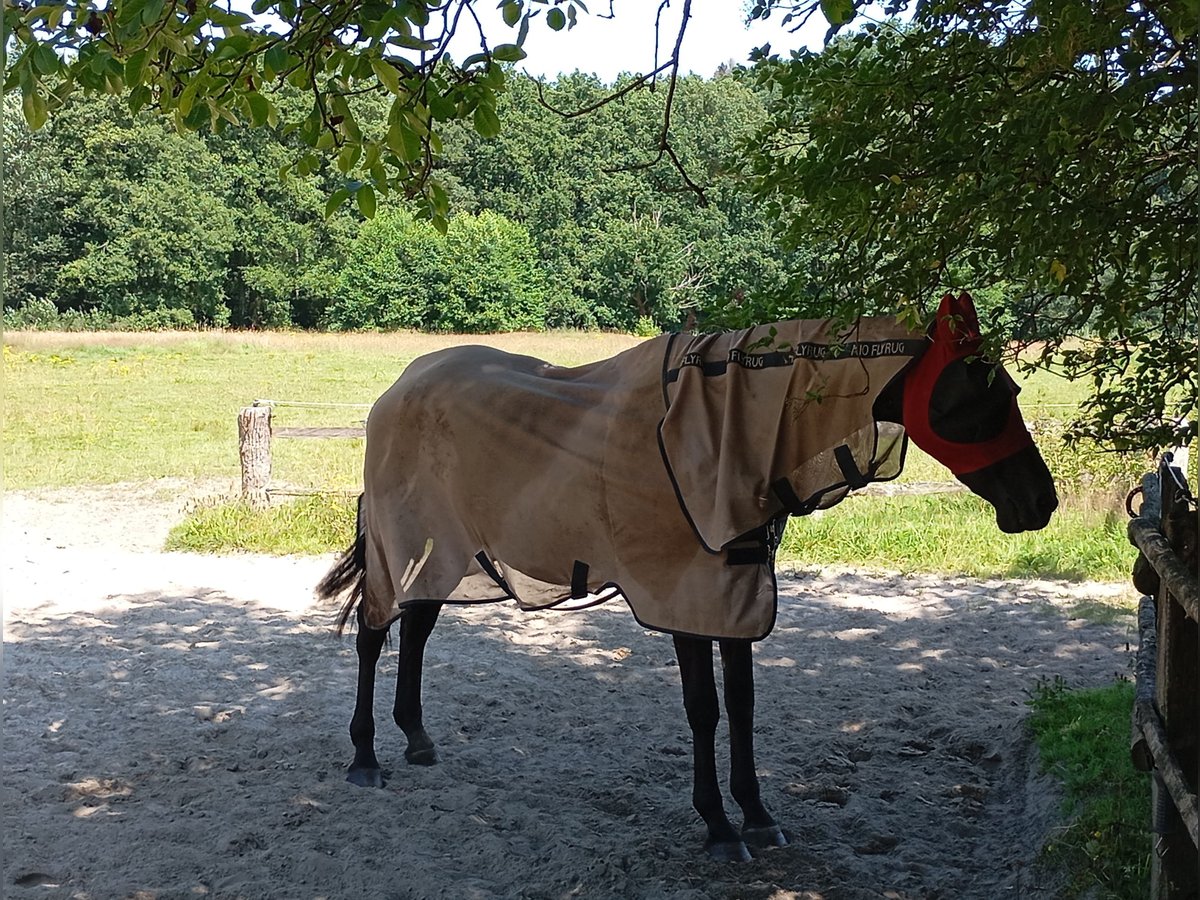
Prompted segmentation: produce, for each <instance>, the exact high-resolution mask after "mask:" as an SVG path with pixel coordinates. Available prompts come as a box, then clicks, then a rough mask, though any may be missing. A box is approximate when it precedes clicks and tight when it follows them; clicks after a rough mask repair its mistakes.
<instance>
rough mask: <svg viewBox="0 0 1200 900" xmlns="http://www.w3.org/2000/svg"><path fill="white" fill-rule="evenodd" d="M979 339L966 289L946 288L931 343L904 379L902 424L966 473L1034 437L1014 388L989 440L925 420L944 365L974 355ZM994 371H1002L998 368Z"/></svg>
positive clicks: (940, 459) (919, 442) (915, 439)
mask: <svg viewBox="0 0 1200 900" xmlns="http://www.w3.org/2000/svg"><path fill="white" fill-rule="evenodd" d="M982 343H983V341H982V338H981V336H980V332H979V316H978V314H977V313H976V312H975V302H974V301H973V300H972V299H971V295H970V294H967V293H962V294H960V295H959V296H958V297H955V296H954V295H953V294H946V295H945V296H943V297H942V302H941V305H940V306H939V307H938V312H937V318H936V319H935V320H934V324H933V328H932V333H931V335H930V345H929V348H928V349H927V350H926V351H925V353H924V354H923V355H922V356H921V358H920V359H919V360H918V361H917V362H916V364H915V365H914V366H913V367H912V368H911V369H909V371H908V375H907V376H906V377H905V381H904V429H905V431H906V432H908V436H909V437H910V438H912V440H913V443H915V444H916V445H917V446H918V447H920V448H921V449H922V450H924V451H925V452H926V453H928V454H929V455H930V456H932V457H933V458H934V459H936V460H937V461H938V462H940V463H942V464H943V465H944V466H946V468H948V469H949V470H950V471H951V472H953V473H954V474H955V475H969V474H970V473H972V472H977V471H979V470H980V469H984V468H987V467H988V466H990V465H993V464H995V463H998V462H1000V461H1001V460H1003V459H1007V458H1008V457H1010V456H1012V455H1014V454H1015V453H1018V452H1019V451H1021V450H1024V449H1025V448H1027V447H1029V446H1032V444H1033V438H1032V437H1031V436H1030V434H1029V429H1028V428H1026V427H1025V421H1024V420H1023V419H1022V417H1021V413H1020V410H1019V409H1018V408H1017V394H1016V391H1015V390H1014V391H1013V395H1012V403H1011V405H1010V407H1009V411H1008V421H1007V422H1006V423H1005V426H1004V428H1003V429H1002V430H1001V431H1000V432H999V433H998V434H997V435H996V437H994V438H991V439H990V440H986V441H980V442H978V443H970V444H964V443H959V442H957V441H949V440H946V439H945V438H943V437H941V436H940V435H938V434H937V433H936V432H935V431H934V429H933V427H932V425H931V424H930V421H929V418H930V415H929V414H930V398H931V397H932V396H933V388H934V385H935V384H936V383H937V380H938V378H939V377H940V376H941V374H942V373H943V372H944V371H945V369H946V367H947V366H948V365H949V364H950V363H952V362H956V361H958V360H965V359H967V358H969V357H974V356H978V355H979V350H980V347H981V345H982ZM997 377H1007V376H1006V375H1005V374H1004V373H1003V370H1000V371H999V372H998V373H997Z"/></svg>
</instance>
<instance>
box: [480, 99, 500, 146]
mask: <svg viewBox="0 0 1200 900" xmlns="http://www.w3.org/2000/svg"><path fill="white" fill-rule="evenodd" d="M474 121H475V130H476V131H477V132H479V134H480V136H481V137H485V138H494V137H495V136H496V135H498V134H499V133H500V117H499V116H498V115H496V110H495V109H494V108H493V107H491V106H488V105H487V104H485V103H480V104H479V105H478V106H477V107H475V116H474Z"/></svg>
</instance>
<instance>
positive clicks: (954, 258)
mask: <svg viewBox="0 0 1200 900" xmlns="http://www.w3.org/2000/svg"><path fill="white" fill-rule="evenodd" d="M821 5H822V7H823V8H824V7H825V6H826V5H827V4H826V3H822V4H821ZM829 5H830V6H834V7H838V8H839V9H840V10H841V12H842V14H844V15H845V16H846V17H849V16H850V15H852V14H853V9H852V7H850V4H849V3H848V2H847V3H846V7H845V9H841V7H840V5H839V4H836V3H832V4H829ZM904 5H905V2H904V0H899V3H898V4H897V8H895V9H894V10H893V11H897V12H898V11H900V9H902V8H903V6H904ZM814 6H815V4H811V3H805V4H803V5H801V6H799V7H795V8H792V10H791V13H790V14H792V15H803V14H806V13H808V14H811V11H812V9H813V8H814ZM767 12H768V11H767V10H765V9H760V10H759V14H767ZM1197 21H1198V17H1197V15H1196V8H1195V4H1194V3H1192V4H1189V3H1170V2H1163V3H1146V4H1125V3H1118V2H1113V0H1092V2H1090V3H1083V2H1075V0H1034V2H1030V3H1011V4H1009V3H1000V4H996V3H991V2H984V0H978V2H977V0H957V2H949V3H936V4H918V5H917V6H915V7H914V10H913V15H912V20H911V22H910V23H908V24H906V25H900V24H897V23H896V22H894V21H888V22H884V23H882V24H873V25H868V27H866V28H864V29H862V30H860V31H858V32H857V33H855V34H853V35H848V36H844V37H838V38H836V39H835V40H833V41H832V42H831V43H830V44H829V46H828V47H827V48H826V49H825V51H824V52H823V53H820V54H813V53H800V54H797V55H794V56H793V58H792V59H789V60H781V59H779V58H775V57H770V58H764V59H762V60H761V61H760V62H759V63H758V65H757V67H756V68H757V76H758V79H759V82H760V84H761V85H762V86H763V87H764V89H768V90H770V91H772V96H773V99H772V102H771V107H770V111H769V116H770V121H769V122H768V123H767V125H766V126H764V128H763V129H762V130H761V131H760V132H759V134H758V135H756V136H755V138H754V139H752V140H751V141H750V142H748V144H747V153H748V158H749V170H750V172H751V173H752V174H753V177H754V178H755V191H756V195H757V196H758V198H759V199H760V200H761V201H762V202H763V203H764V204H766V210H767V212H768V214H769V215H770V216H771V217H772V219H773V220H774V222H775V223H776V225H777V228H778V232H779V234H780V235H781V237H782V239H783V240H785V241H786V243H787V244H788V245H789V246H795V247H811V248H814V249H819V251H820V252H819V255H820V256H822V257H824V260H825V264H824V265H823V266H822V267H821V270H822V271H821V274H820V275H819V278H818V281H819V284H820V287H821V289H822V290H823V291H824V292H825V295H826V296H827V297H828V298H829V306H830V309H831V311H836V312H840V313H841V314H850V313H853V312H856V311H859V310H862V309H864V308H874V309H902V310H908V311H909V312H910V314H912V315H913V317H914V319H917V320H919V319H920V318H921V317H922V315H923V314H924V312H925V311H926V310H927V309H928V308H929V305H930V303H931V301H933V300H934V299H935V298H936V296H937V295H938V294H940V293H941V292H942V291H943V290H945V289H947V288H954V287H969V288H972V289H981V288H982V289H983V290H982V291H981V293H986V292H988V291H989V290H990V292H991V293H992V295H993V296H994V297H995V298H996V299H995V302H994V303H993V305H992V308H991V309H989V310H988V314H989V315H988V318H989V319H990V321H991V323H992V332H993V336H994V338H995V342H996V344H997V345H998V344H999V343H1000V342H1001V341H1003V340H1005V339H1008V338H1010V337H1011V338H1015V339H1016V340H1017V341H1019V342H1021V343H1023V344H1027V345H1029V344H1035V345H1037V347H1038V353H1037V354H1036V357H1037V359H1038V360H1039V361H1040V362H1041V363H1043V364H1047V365H1056V366H1059V367H1061V368H1062V369H1064V370H1065V371H1066V373H1067V374H1068V375H1069V376H1070V377H1072V378H1076V379H1087V380H1089V381H1091V382H1092V383H1093V386H1094V392H1093V394H1092V396H1091V398H1090V399H1089V400H1088V401H1087V404H1086V406H1085V408H1084V410H1083V415H1082V417H1081V418H1080V420H1079V421H1077V422H1076V423H1075V426H1074V430H1073V433H1074V435H1075V436H1076V437H1084V436H1087V437H1092V438H1097V439H1102V440H1106V441H1108V442H1110V443H1112V444H1113V445H1115V446H1117V447H1155V446H1169V445H1172V444H1176V443H1182V442H1186V441H1189V440H1191V439H1194V437H1195V435H1196V408H1197V372H1196V335H1197V321H1198V319H1200V317H1198V315H1197V295H1196V290H1197V283H1196V263H1197V247H1196V226H1197V218H1196V213H1197V201H1198V194H1197V173H1196V168H1195V165H1196V155H1197V144H1196V100H1197V97H1196V83H1197V56H1196V24H1197Z"/></svg>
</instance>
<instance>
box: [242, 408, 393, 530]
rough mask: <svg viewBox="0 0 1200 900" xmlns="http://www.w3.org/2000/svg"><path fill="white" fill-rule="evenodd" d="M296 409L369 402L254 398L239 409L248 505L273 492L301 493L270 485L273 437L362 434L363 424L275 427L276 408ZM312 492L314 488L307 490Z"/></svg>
mask: <svg viewBox="0 0 1200 900" xmlns="http://www.w3.org/2000/svg"><path fill="white" fill-rule="evenodd" d="M280 407H283V408H287V407H291V408H296V409H357V410H364V411H365V410H368V409H370V408H371V404H369V403H306V402H301V401H296V400H255V401H254V403H253V404H252V405H251V406H247V407H244V408H243V409H242V410H241V411H240V412H239V413H238V456H239V457H240V458H241V463H242V499H243V500H244V501H245V502H247V503H249V504H250V505H251V506H255V507H263V506H266V505H267V504H268V503H270V501H271V494H272V493H277V494H278V493H289V494H296V493H304V492H301V491H281V490H278V489H273V488H272V487H271V441H272V440H274V439H276V438H348V437H364V436H365V435H366V429H365V427H364V426H363V425H354V426H350V427H346V428H326V427H316V428H310V427H285V428H276V427H274V423H273V420H274V415H275V410H276V409H277V408H280ZM308 493H315V492H308Z"/></svg>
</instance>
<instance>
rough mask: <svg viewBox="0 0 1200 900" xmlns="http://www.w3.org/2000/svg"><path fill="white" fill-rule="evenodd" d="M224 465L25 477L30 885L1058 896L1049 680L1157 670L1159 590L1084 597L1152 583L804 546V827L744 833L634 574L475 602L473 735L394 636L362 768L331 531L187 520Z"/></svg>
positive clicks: (18, 710)
mask: <svg viewBox="0 0 1200 900" xmlns="http://www.w3.org/2000/svg"><path fill="white" fill-rule="evenodd" d="M222 487H223V486H221V485H201V486H197V485H191V484H184V483H178V482H156V483H153V484H146V485H129V486H117V487H114V488H107V489H103V490H100V489H97V490H70V491H59V492H42V493H38V494H22V493H11V492H10V493H9V494H7V495H6V496H5V497H4V501H3V547H4V573H3V579H4V580H3V591H4V593H3V600H4V669H5V679H6V685H5V691H4V769H5V778H4V780H3V794H2V797H3V803H4V867H5V871H4V875H3V885H2V888H3V889H2V893H3V894H4V895H5V896H8V897H13V898H38V900H40V898H48V900H49V898H95V900H108V898H130V897H136V898H163V900H167V898H196V897H209V898H305V900H314V898H435V897H446V898H490V897H520V898H570V897H588V898H610V897H611V898H632V897H646V898H675V900H684V898H709V897H728V898H773V900H786V898H810V900H815V898H823V900H857V898H893V900H899V898H909V900H914V898H926V900H933V898H940V900H951V898H953V900H972V898H978V900H997V898H1008V897H1012V898H1018V897H1020V898H1044V897H1054V896H1055V893H1056V892H1055V889H1054V880H1053V877H1052V876H1050V875H1048V874H1047V873H1045V872H1043V871H1040V870H1039V868H1038V867H1037V866H1036V865H1035V860H1036V858H1037V852H1038V849H1039V847H1040V846H1041V845H1042V844H1043V842H1044V841H1045V840H1047V839H1048V838H1049V837H1050V836H1052V835H1053V833H1054V830H1055V828H1056V827H1058V826H1059V825H1061V823H1062V810H1061V808H1060V806H1061V804H1060V799H1059V797H1058V795H1057V794H1056V792H1055V789H1054V784H1053V782H1052V781H1051V780H1049V779H1048V778H1046V777H1045V776H1042V775H1039V774H1038V765H1037V760H1036V758H1035V753H1034V750H1033V748H1032V745H1031V742H1030V740H1029V737H1028V735H1027V733H1026V729H1025V728H1024V725H1023V723H1024V720H1025V718H1026V715H1027V707H1026V705H1025V701H1026V699H1027V698H1028V697H1029V696H1030V694H1031V692H1032V691H1033V690H1034V687H1035V685H1036V684H1037V683H1038V682H1039V681H1040V680H1054V679H1058V678H1061V679H1063V680H1064V681H1065V682H1066V683H1067V684H1068V685H1070V686H1072V687H1077V686H1093V685H1094V686H1100V685H1105V684H1108V683H1111V682H1112V681H1113V680H1114V679H1115V678H1118V677H1121V676H1123V675H1125V674H1126V673H1128V671H1129V666H1130V658H1131V653H1130V647H1129V642H1130V641H1131V639H1132V633H1131V629H1130V623H1129V622H1127V621H1123V622H1120V623H1118V624H1115V625H1097V624H1089V623H1087V622H1085V621H1083V620H1080V619H1077V618H1073V617H1072V616H1071V613H1070V610H1071V608H1072V605H1073V604H1074V603H1076V602H1077V601H1079V600H1081V599H1088V598H1094V597H1097V596H1099V595H1101V594H1103V595H1105V596H1118V597H1120V596H1123V595H1124V594H1126V593H1128V594H1130V595H1132V590H1133V589H1132V587H1129V588H1125V587H1123V586H1120V585H1115V586H1114V585H1094V584H1093V585H1062V584H1055V583H1048V582H999V581H989V582H983V583H979V582H971V581H963V580H956V579H946V578H939V577H902V576H899V575H895V576H890V575H879V574H868V573H862V572H855V571H830V570H825V571H819V572H816V571H813V572H798V573H796V574H795V575H793V576H791V577H788V578H785V579H783V580H782V581H781V588H782V590H781V597H780V612H779V620H778V624H777V626H776V629H775V631H774V633H773V634H772V635H771V636H770V638H768V639H767V640H766V641H765V642H763V643H762V644H761V645H759V647H758V648H757V650H756V658H757V678H758V724H757V742H758V761H759V771H760V774H761V777H762V784H763V794H764V798H765V801H766V803H767V805H768V807H769V808H770V809H772V811H773V812H774V813H775V815H776V817H777V818H778V819H779V820H780V822H781V823H782V824H783V825H784V827H785V828H786V829H787V831H788V832H789V834H790V835H791V838H792V842H791V845H790V846H788V847H786V848H782V849H779V850H773V851H768V852H764V853H762V854H761V855H760V856H759V857H758V858H756V859H755V860H754V861H752V862H750V863H747V864H744V865H729V864H718V863H715V862H712V861H710V860H709V859H708V858H707V857H705V856H704V854H703V853H702V852H701V849H700V844H701V841H702V838H703V828H702V826H701V823H700V820H699V817H698V816H697V815H696V814H695V813H694V812H693V810H692V808H691V803H690V788H691V762H690V752H691V751H690V737H689V733H688V729H687V724H686V721H685V719H684V714H683V709H682V700H681V692H680V688H679V683H678V673H677V671H676V667H675V662H674V659H673V653H672V648H671V642H670V641H669V639H667V638H666V637H664V636H662V635H658V634H654V633H652V632H647V631H645V630H643V629H641V628H640V627H639V626H638V625H637V624H636V622H634V620H633V618H632V617H631V616H630V615H629V614H628V613H627V612H626V611H625V610H624V609H623V608H620V607H617V606H610V607H602V608H599V609H595V610H592V611H588V612H582V613H543V614H537V615H534V614H522V613H520V612H519V611H517V610H516V609H514V608H512V607H510V606H507V605H491V606H486V607H476V608H470V609H462V608H459V609H449V610H448V611H447V612H445V613H444V614H443V618H442V620H441V622H440V624H439V626H438V628H437V630H436V631H435V632H434V636H433V639H432V641H431V643H430V647H429V653H428V661H427V669H426V725H427V727H428V728H429V731H430V733H431V734H432V735H433V737H434V739H435V740H436V741H438V743H439V747H440V753H441V758H442V762H441V763H440V764H439V765H437V766H433V767H430V768H421V767H410V766H406V765H405V763H404V760H403V747H404V740H403V736H402V735H401V734H400V732H399V730H398V729H396V728H395V727H394V726H393V725H392V723H391V718H390V712H389V710H390V699H391V698H390V690H389V689H388V686H387V682H388V681H389V680H390V679H391V678H393V677H394V672H395V658H394V656H393V655H392V654H393V653H394V647H393V649H392V651H391V652H389V653H388V654H387V655H386V656H385V659H384V660H383V661H382V662H381V664H380V678H381V685H382V687H381V690H380V691H379V696H378V708H377V720H378V727H379V741H378V744H379V749H380V758H381V760H382V761H383V765H384V767H385V769H390V770H391V775H390V780H389V781H388V784H387V786H386V787H385V788H384V789H383V790H378V791H374V790H365V789H361V788H356V787H353V786H351V785H349V784H347V783H346V782H345V781H344V778H343V773H344V767H345V766H346V764H347V763H348V762H349V760H350V743H349V738H348V735H347V723H348V721H349V716H350V710H351V707H352V704H353V697H354V671H355V661H354V650H353V640H352V638H349V637H347V638H338V637H337V636H336V635H335V634H334V633H333V629H332V627H331V623H332V620H333V614H334V610H333V609H331V608H328V607H323V606H320V605H318V604H316V602H315V601H314V600H313V597H312V587H313V585H314V584H315V582H316V581H317V580H318V578H319V577H320V576H321V574H323V572H324V570H325V569H326V568H327V566H328V564H329V562H330V559H329V558H322V559H302V558H282V559H281V558H267V557H258V556H234V557H224V558H211V557H201V556H194V555H189V554H179V553H162V552H159V549H158V548H159V547H161V544H162V540H163V538H164V536H165V534H166V530H167V528H168V527H169V526H170V524H172V522H174V521H176V520H177V519H178V518H179V517H180V516H181V514H182V511H183V508H184V505H185V504H186V502H188V500H189V499H191V498H194V497H195V496H196V495H197V494H198V493H205V492H211V491H215V490H221V489H222ZM1131 602H1132V597H1131ZM719 743H720V742H719ZM734 818H735V821H736V820H737V819H736V817H734Z"/></svg>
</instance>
